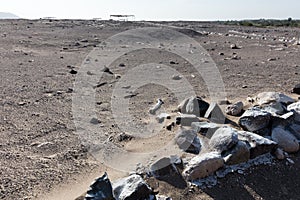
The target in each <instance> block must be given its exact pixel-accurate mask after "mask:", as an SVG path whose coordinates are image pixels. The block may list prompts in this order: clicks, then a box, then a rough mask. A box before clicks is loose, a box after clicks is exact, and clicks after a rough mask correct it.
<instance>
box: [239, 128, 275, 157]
mask: <svg viewBox="0 0 300 200" xmlns="http://www.w3.org/2000/svg"><path fill="white" fill-rule="evenodd" d="M238 139H239V140H240V141H244V142H246V144H248V147H249V149H250V159H253V158H255V157H257V156H259V155H263V154H266V153H270V152H274V151H275V150H276V148H277V143H276V142H274V141H272V140H269V139H267V138H264V137H262V136H260V135H258V134H255V133H251V132H247V131H238Z"/></svg>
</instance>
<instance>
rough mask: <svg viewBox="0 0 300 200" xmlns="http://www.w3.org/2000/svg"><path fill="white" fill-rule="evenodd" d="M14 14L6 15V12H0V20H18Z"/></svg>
mask: <svg viewBox="0 0 300 200" xmlns="http://www.w3.org/2000/svg"><path fill="white" fill-rule="evenodd" d="M19 18H20V17H18V16H17V15H15V14H12V13H8V12H0V19H19Z"/></svg>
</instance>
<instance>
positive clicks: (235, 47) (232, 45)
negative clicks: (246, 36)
mask: <svg viewBox="0 0 300 200" xmlns="http://www.w3.org/2000/svg"><path fill="white" fill-rule="evenodd" d="M230 48H231V49H240V47H238V46H237V45H236V44H231V45H230Z"/></svg>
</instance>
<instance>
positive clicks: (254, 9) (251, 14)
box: [0, 0, 300, 20]
mask: <svg viewBox="0 0 300 200" xmlns="http://www.w3.org/2000/svg"><path fill="white" fill-rule="evenodd" d="M0 12H11V13H14V14H16V15H18V16H20V17H22V18H31V19H36V18H41V17H56V18H75V19H79V18H81V19H92V18H102V19H109V15H111V14H133V15H135V16H136V20H231V19H250V18H251V19H253V18H256V19H257V18H258V19H259V18H277V19H278V18H279V19H286V18H288V17H292V18H293V19H296V18H297V19H300V1H299V0H285V1H282V0H248V1H245V0H148V1H146V0H0Z"/></svg>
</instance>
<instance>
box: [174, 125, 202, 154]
mask: <svg viewBox="0 0 300 200" xmlns="http://www.w3.org/2000/svg"><path fill="white" fill-rule="evenodd" d="M175 141H176V144H177V145H178V146H179V148H180V149H182V150H183V151H185V152H187V153H193V154H199V152H200V151H201V142H200V139H199V138H198V136H197V133H196V131H194V130H185V129H179V130H178V132H177V134H176V136H175Z"/></svg>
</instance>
